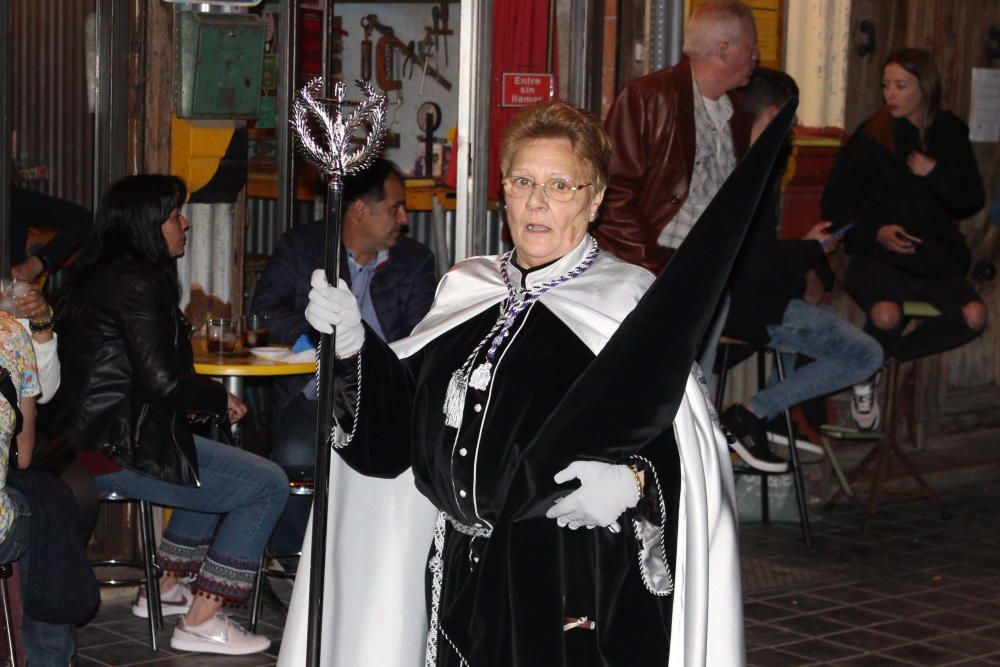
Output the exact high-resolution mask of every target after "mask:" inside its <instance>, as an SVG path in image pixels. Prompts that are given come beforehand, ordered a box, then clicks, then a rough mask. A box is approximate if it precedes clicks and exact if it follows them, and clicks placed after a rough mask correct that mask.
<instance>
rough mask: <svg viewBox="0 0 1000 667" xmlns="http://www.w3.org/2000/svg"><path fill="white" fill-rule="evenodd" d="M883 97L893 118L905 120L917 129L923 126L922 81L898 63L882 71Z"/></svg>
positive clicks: (891, 64) (890, 64)
mask: <svg viewBox="0 0 1000 667" xmlns="http://www.w3.org/2000/svg"><path fill="white" fill-rule="evenodd" d="M882 97H883V98H884V99H885V105H886V106H887V107H888V108H889V114H890V115H892V117H893V118H905V119H907V120H908V121H910V122H911V123H913V124H914V125H916V126H917V127H921V126H922V124H923V120H924V118H923V116H924V98H923V95H922V94H921V92H920V81H919V80H918V79H917V77H915V76H913V75H912V74H910V73H909V72H907V71H906V70H905V69H903V68H902V67H901V66H899V65H898V64H896V63H889V64H888V65H886V66H885V69H884V70H882Z"/></svg>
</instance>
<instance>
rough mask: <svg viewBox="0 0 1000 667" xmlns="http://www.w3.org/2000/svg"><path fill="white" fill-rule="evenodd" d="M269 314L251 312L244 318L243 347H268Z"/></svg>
mask: <svg viewBox="0 0 1000 667" xmlns="http://www.w3.org/2000/svg"><path fill="white" fill-rule="evenodd" d="M267 338H268V336H267V316H265V315H260V314H254V313H250V314H249V315H247V316H246V317H244V318H243V347H267Z"/></svg>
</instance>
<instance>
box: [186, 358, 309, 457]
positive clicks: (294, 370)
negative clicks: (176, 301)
mask: <svg viewBox="0 0 1000 667" xmlns="http://www.w3.org/2000/svg"><path fill="white" fill-rule="evenodd" d="M280 347H286V346H280ZM289 349H290V348H289ZM194 372H195V373H197V374H198V375H211V376H212V377H217V378H219V379H221V380H222V384H223V385H224V386H225V387H226V391H228V392H229V393H231V394H233V395H235V396H237V397H238V398H239V399H240V400H241V401H242V400H244V396H243V390H244V388H245V382H246V380H245V378H248V377H266V376H277V375H308V374H309V373H315V372H316V362H315V361H308V362H306V363H298V364H288V363H285V362H283V361H278V360H274V359H267V358H265V357H258V356H256V355H254V354H248V355H246V356H244V355H242V354H241V355H240V356H222V355H218V354H212V353H210V352H207V351H204V350H199V349H198V348H197V347H196V348H195V353H194ZM232 432H233V436H234V437H235V438H236V439H237V442H239V440H240V435H241V434H240V426H239V422H237V423H236V424H233V426H232Z"/></svg>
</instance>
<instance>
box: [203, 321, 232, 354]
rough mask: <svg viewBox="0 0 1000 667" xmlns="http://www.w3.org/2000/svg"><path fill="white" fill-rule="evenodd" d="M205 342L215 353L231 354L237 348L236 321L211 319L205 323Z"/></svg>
mask: <svg viewBox="0 0 1000 667" xmlns="http://www.w3.org/2000/svg"><path fill="white" fill-rule="evenodd" d="M205 342H206V345H207V347H208V351H209V352H212V353H213V354H231V353H232V352H233V350H235V349H236V321H235V320H223V319H210V320H208V321H207V322H206V323H205Z"/></svg>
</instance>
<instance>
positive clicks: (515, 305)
mask: <svg viewBox="0 0 1000 667" xmlns="http://www.w3.org/2000/svg"><path fill="white" fill-rule="evenodd" d="M590 243H591V245H590V250H589V251H588V252H587V254H586V256H584V258H583V259H582V260H580V263H579V264H577V265H576V266H575V267H573V268H572V269H570V271H569V272H567V273H564V274H563V275H561V276H559V277H558V278H555V279H553V280H550V281H548V282H546V283H542V284H541V285H538V286H537V287H534V288H532V289H530V290H517V289H515V288H514V285H513V284H512V283H511V281H510V275H509V273H508V270H507V267H508V266H509V265H510V258H511V255H512V254H513V252H514V251H513V250H508V251H507V252H506V253H504V254H503V255H502V256H501V257H500V277H501V278H502V279H503V283H504V286H505V287H506V288H507V300H506V302H504V303H501V304H500V316H499V317H498V318H497V321H496V324H494V325H493V327H492V328H491V329H490V331H489V333H487V334H486V337H485V338H483V340H481V341H480V342H479V344H478V345H476V348H475V349H474V350H473V351H472V354H470V355H469V356H468V358H467V359H466V360H465V362H464V363H463V364H462V365H461V367H459V369H458V370H456V371H455V372H454V373H452V374H451V379H450V380H449V381H448V390H447V392H446V393H445V399H444V414H445V420H444V422H445V425H447V426H451V427H452V428H456V429H457V428H459V427H460V426H461V425H462V414H463V413H464V412H465V394H466V392H467V391H468V389H469V387H472V388H473V389H478V390H480V391H483V390H485V389H486V388H487V387H488V386H489V385H490V378H491V376H492V372H493V360H494V359H495V358H496V355H497V352H498V351H499V349H500V344H501V343H502V342H503V341H504V339H505V338H507V337H508V336H510V330H511V328H512V327H513V326H514V322H515V321H517V318H518V316H519V315H520V314H521V313H523V312H524V311H525V310H527V308H528V307H529V306H531V304H533V303H534V302H535V301H538V299H539V298H541V296H542V295H543V294H545V293H546V292H548V291H549V290H551V289H552V288H553V287H558V286H559V285H562V284H563V283H565V282H567V281H570V280H572V279H573V278H576V277H577V276H579V275H580V274H581V273H583V272H584V271H586V270H587V269H589V268H590V265H591V264H593V263H594V258H596V257H597V253H598V252H600V249H599V248H598V247H597V241H595V240H594V239H591V241H590ZM487 342H489V344H490V347H489V349H488V350H487V351H486V359H485V361H483V363H481V364H480V365H479V366H477V367H476V369H475V370H473V369H472V366H473V364H474V363H475V362H476V357H478V356H479V352H480V351H481V350H482V349H483V347H484V346H485V345H486V343H487Z"/></svg>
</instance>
